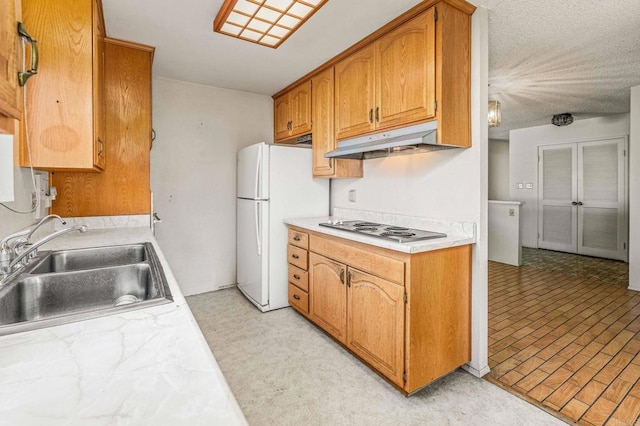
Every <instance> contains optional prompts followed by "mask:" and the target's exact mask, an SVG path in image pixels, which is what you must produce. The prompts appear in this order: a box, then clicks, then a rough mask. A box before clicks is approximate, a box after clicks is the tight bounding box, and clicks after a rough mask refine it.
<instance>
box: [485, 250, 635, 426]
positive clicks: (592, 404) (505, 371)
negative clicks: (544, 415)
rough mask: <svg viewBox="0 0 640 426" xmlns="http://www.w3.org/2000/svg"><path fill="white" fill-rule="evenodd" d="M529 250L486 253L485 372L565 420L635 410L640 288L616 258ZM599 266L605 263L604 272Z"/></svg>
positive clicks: (590, 421)
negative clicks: (496, 258)
mask: <svg viewBox="0 0 640 426" xmlns="http://www.w3.org/2000/svg"><path fill="white" fill-rule="evenodd" d="M529 250H530V249H528V250H527V251H525V252H524V253H523V263H524V265H523V266H521V267H513V266H509V265H505V264H501V263H495V262H490V263H489V366H490V367H491V373H490V374H489V376H488V379H489V380H490V381H493V382H495V383H497V384H500V385H501V386H503V387H504V388H505V389H507V390H509V391H510V392H513V393H516V394H518V395H520V396H521V397H523V398H525V399H527V400H529V401H530V402H533V403H535V404H537V405H538V406H540V407H542V408H544V409H546V410H548V411H549V412H552V413H554V414H555V415H557V416H558V417H560V418H562V419H564V420H565V421H568V422H576V423H578V424H581V425H633V424H636V422H638V418H639V416H640V293H639V292H635V291H631V290H627V289H626V286H627V281H628V265H627V264H625V263H622V262H617V261H611V260H604V259H596V258H589V257H584V256H575V255H565V254H562V253H554V252H549V251H546V250H534V251H529ZM603 271H604V272H603Z"/></svg>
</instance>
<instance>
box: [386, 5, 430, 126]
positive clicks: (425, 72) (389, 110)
mask: <svg viewBox="0 0 640 426" xmlns="http://www.w3.org/2000/svg"><path fill="white" fill-rule="evenodd" d="M434 11H435V9H434V8H431V9H429V10H428V11H426V12H425V13H423V14H421V15H419V16H418V17H416V18H414V19H412V20H411V21H409V22H407V23H406V24H404V25H402V26H401V27H399V28H397V29H395V30H394V31H391V32H390V33H389V34H387V35H385V36H383V37H381V38H380V40H378V41H377V42H376V44H375V46H376V61H375V62H376V72H377V74H376V112H375V118H376V125H377V126H376V127H377V129H385V128H388V127H394V126H398V125H405V124H409V123H414V122H420V121H426V120H427V119H429V118H433V117H434V116H435V94H436V93H435V92H436V81H435V72H436V64H435V20H434Z"/></svg>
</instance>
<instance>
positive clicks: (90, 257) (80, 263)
mask: <svg viewBox="0 0 640 426" xmlns="http://www.w3.org/2000/svg"><path fill="white" fill-rule="evenodd" d="M146 260H147V257H146V250H145V245H144V244H132V245H127V246H108V247H94V248H87V249H78V250H61V251H56V252H51V253H49V255H47V256H45V257H44V258H43V259H42V261H40V262H39V263H38V264H37V265H36V266H35V267H34V268H33V269H31V271H30V273H31V274H45V273H49V272H65V271H77V270H79V269H94V268H104V267H107V266H119V265H130V264H132V263H140V262H144V261H146Z"/></svg>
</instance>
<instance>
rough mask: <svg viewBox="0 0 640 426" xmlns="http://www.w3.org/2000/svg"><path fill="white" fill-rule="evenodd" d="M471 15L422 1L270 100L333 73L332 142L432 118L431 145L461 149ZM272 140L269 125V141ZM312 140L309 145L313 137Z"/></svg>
mask: <svg viewBox="0 0 640 426" xmlns="http://www.w3.org/2000/svg"><path fill="white" fill-rule="evenodd" d="M474 10H475V6H473V5H471V4H469V3H467V2H465V1H463V0H424V1H423V2H420V3H419V4H418V5H416V6H415V7H413V8H412V9H410V10H409V11H407V12H405V13H404V14H402V15H401V16H399V17H398V18H396V19H394V20H393V21H391V22H389V23H388V24H387V25H385V26H383V27H382V28H380V29H379V30H377V31H376V32H374V33H373V34H371V35H369V36H367V37H366V38H364V39H363V40H361V41H360V42H358V43H356V44H354V45H353V46H351V47H350V48H349V49H347V50H346V51H344V52H342V53H341V54H339V55H338V56H336V57H334V58H333V59H330V60H329V61H327V62H326V63H325V64H323V65H322V66H320V67H319V68H317V69H316V70H314V71H312V72H310V73H309V74H307V75H306V76H304V77H302V78H301V79H300V80H298V82H295V83H293V84H292V85H291V86H289V87H287V88H285V89H283V90H282V91H281V92H279V93H277V94H276V95H274V99H276V102H277V101H278V100H279V99H280V98H281V97H282V96H284V95H285V94H287V93H288V92H289V91H290V90H292V89H291V88H293V87H296V85H297V84H299V82H301V81H306V80H308V79H309V78H312V79H313V78H316V77H314V76H317V75H320V74H321V73H323V72H325V71H326V70H328V69H330V68H334V69H335V70H334V73H335V74H334V78H335V84H334V90H335V93H334V102H335V103H334V107H335V111H334V135H335V138H336V139H337V140H338V141H340V140H343V139H349V138H353V137H358V136H366V135H369V134H373V133H377V132H381V131H385V130H391V129H396V128H400V127H405V126H409V125H413V124H418V123H423V122H427V121H433V120H437V123H438V131H437V133H436V137H437V139H436V142H437V143H439V144H443V145H450V146H459V147H469V146H471V14H472V13H473V12H474ZM315 105H316V103H315V100H313V106H314V107H315ZM276 115H278V107H277V105H276ZM314 117H315V113H314ZM313 123H314V128H315V126H316V125H317V124H318V123H317V122H316V120H315V119H314V121H313ZM284 124H287V122H286V120H284ZM285 127H286V126H285ZM277 134H278V125H277V124H276V139H278V136H277ZM313 139H314V142H313V143H314V144H315V143H316V139H317V138H316V134H315V132H314V135H313ZM321 143H323V144H326V143H327V142H326V141H322V142H321ZM321 162H322V161H321V160H320V159H318V164H316V163H315V162H314V167H317V166H322V164H320V163H321ZM328 166H329V163H326V164H325V165H324V167H323V170H320V169H317V170H316V169H315V168H314V175H315V176H330V175H331V174H332V173H333V172H332V171H331V170H329V169H330V167H328ZM331 177H339V173H338V175H334V176H331Z"/></svg>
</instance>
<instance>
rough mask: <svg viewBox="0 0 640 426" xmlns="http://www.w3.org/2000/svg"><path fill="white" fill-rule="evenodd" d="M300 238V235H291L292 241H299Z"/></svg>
mask: <svg viewBox="0 0 640 426" xmlns="http://www.w3.org/2000/svg"><path fill="white" fill-rule="evenodd" d="M300 240H301V238H300V235H296V236H295V237H293V241H300Z"/></svg>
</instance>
